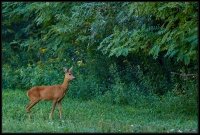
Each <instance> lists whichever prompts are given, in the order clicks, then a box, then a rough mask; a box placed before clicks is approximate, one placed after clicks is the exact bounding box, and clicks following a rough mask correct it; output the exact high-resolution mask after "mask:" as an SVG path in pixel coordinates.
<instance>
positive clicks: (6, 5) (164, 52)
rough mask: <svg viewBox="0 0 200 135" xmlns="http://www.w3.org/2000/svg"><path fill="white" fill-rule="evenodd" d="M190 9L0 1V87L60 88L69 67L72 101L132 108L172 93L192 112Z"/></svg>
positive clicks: (193, 19) (193, 17)
mask: <svg viewBox="0 0 200 135" xmlns="http://www.w3.org/2000/svg"><path fill="white" fill-rule="evenodd" d="M197 11H198V5H197V2H133V3H132V2H91V3H89V2H79V3H76V2H65V3H63V2H52V3H51V2H3V4H2V39H3V40H2V45H3V47H2V53H3V55H2V58H3V88H12V89H13V88H20V89H29V88H30V87H31V86H34V85H51V84H56V83H61V82H62V81H63V77H64V76H63V72H62V67H63V66H66V67H70V66H71V65H73V66H74V75H75V76H76V81H74V82H72V83H73V84H72V85H71V86H70V91H69V96H71V97H78V98H83V99H91V98H99V97H103V98H102V100H106V101H107V102H112V103H123V104H137V103H142V102H143V101H142V100H143V99H146V100H147V101H149V102H153V100H154V98H155V97H154V96H160V97H161V98H162V95H165V94H167V93H168V92H172V93H173V94H175V95H176V96H183V97H182V99H183V100H185V99H188V97H189V99H191V100H189V101H188V104H187V105H189V106H193V109H194V110H195V107H196V106H195V105H196V101H197V76H196V75H197V72H198V59H197V53H198V52H197V51H198V34H197V32H198V29H197V28H198V27H197V25H198V16H197V15H198V14H197ZM171 72H176V73H177V74H171ZM179 73H180V75H179ZM183 73H184V74H194V76H186V78H185V77H184V76H181V74H183ZM153 95H154V96H153ZM136 99H137V100H136ZM190 109H191V108H190Z"/></svg>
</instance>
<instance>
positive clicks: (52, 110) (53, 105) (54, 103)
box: [49, 100, 57, 120]
mask: <svg viewBox="0 0 200 135" xmlns="http://www.w3.org/2000/svg"><path fill="white" fill-rule="evenodd" d="M56 104H57V101H56V100H54V101H53V104H52V109H51V113H50V115H49V119H51V120H52V119H53V112H54V110H55V107H56Z"/></svg>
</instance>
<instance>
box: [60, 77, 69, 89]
mask: <svg viewBox="0 0 200 135" xmlns="http://www.w3.org/2000/svg"><path fill="white" fill-rule="evenodd" d="M68 85H69V80H68V79H67V78H65V79H64V81H63V83H62V85H61V86H62V88H63V89H64V90H66V89H67V87H68Z"/></svg>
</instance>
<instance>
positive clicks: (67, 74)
mask: <svg viewBox="0 0 200 135" xmlns="http://www.w3.org/2000/svg"><path fill="white" fill-rule="evenodd" d="M72 68H73V67H71V68H70V69H67V68H65V67H64V68H63V70H64V72H65V78H66V79H68V80H70V81H71V80H73V79H74V78H75V77H74V76H73V74H72Z"/></svg>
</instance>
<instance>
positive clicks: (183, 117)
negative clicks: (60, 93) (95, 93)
mask: <svg viewBox="0 0 200 135" xmlns="http://www.w3.org/2000/svg"><path fill="white" fill-rule="evenodd" d="M2 97H3V104H2V105H3V106H2V113H3V115H2V132H4V133H5V132H61V133H72V132H106V133H107V132H134V133H144V132H158V133H161V132H197V122H198V121H197V115H194V114H193V115H187V114H185V113H182V112H181V111H177V112H176V110H173V109H171V110H170V108H169V107H168V106H165V105H166V102H167V101H164V100H162V101H161V102H159V100H157V101H156V102H155V103H152V104H148V105H147V104H146V105H143V106H142V105H141V106H137V105H119V104H111V103H105V102H102V101H101V100H100V99H96V100H94V99H93V100H87V101H83V100H78V99H72V98H69V97H68V96H66V97H65V98H64V99H63V102H62V105H63V119H62V120H60V119H59V114H58V109H57V108H56V110H55V112H54V119H53V121H50V120H49V119H48V118H49V117H48V116H49V113H50V109H51V102H47V101H46V102H45V101H42V102H39V103H38V104H37V105H36V106H34V107H33V108H32V111H31V118H29V117H28V115H27V114H26V112H25V106H26V104H27V103H28V98H27V97H26V92H25V91H21V90H3V93H2ZM165 100H167V99H165ZM164 107H166V109H163V108H164ZM167 109H169V110H167Z"/></svg>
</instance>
